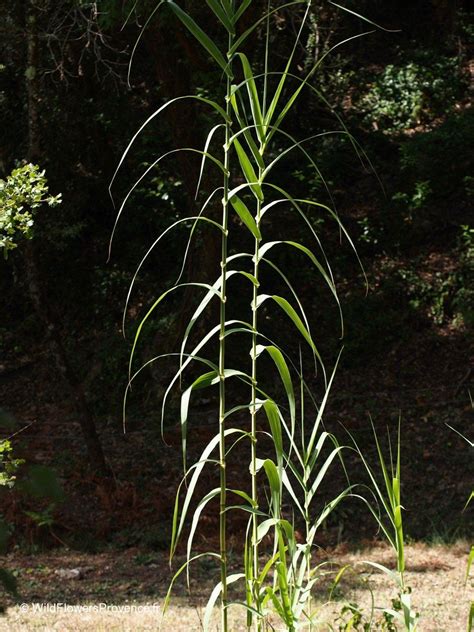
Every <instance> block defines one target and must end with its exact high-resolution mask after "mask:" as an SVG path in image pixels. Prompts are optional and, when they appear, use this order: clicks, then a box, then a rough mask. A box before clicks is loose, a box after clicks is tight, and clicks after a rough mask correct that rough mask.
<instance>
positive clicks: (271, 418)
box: [263, 399, 283, 471]
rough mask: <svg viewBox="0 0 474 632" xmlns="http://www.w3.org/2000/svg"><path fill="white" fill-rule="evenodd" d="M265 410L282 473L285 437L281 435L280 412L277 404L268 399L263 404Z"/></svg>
mask: <svg viewBox="0 0 474 632" xmlns="http://www.w3.org/2000/svg"><path fill="white" fill-rule="evenodd" d="M263 408H264V410H265V414H266V415H267V419H268V423H269V425H270V431H271V433H272V438H273V445H274V447H275V453H276V457H277V463H278V468H279V470H280V471H281V469H282V466H283V437H282V433H281V421H280V411H279V409H278V406H277V405H276V404H275V402H274V401H273V400H271V399H267V400H266V401H265V402H263Z"/></svg>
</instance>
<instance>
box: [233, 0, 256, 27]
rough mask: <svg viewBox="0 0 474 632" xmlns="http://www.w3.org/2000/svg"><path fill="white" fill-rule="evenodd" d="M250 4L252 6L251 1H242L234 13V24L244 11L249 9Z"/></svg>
mask: <svg viewBox="0 0 474 632" xmlns="http://www.w3.org/2000/svg"><path fill="white" fill-rule="evenodd" d="M251 4H252V0H242V4H241V5H240V7H239V8H238V9H237V11H236V12H235V16H234V20H235V22H237V20H239V19H240V18H241V17H242V16H243V14H244V13H245V11H247V9H248V8H249V6H250V5H251Z"/></svg>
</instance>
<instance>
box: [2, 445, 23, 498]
mask: <svg viewBox="0 0 474 632" xmlns="http://www.w3.org/2000/svg"><path fill="white" fill-rule="evenodd" d="M24 462H25V461H24V459H16V458H14V456H13V447H12V444H11V442H10V441H9V440H8V439H4V440H3V441H0V486H3V487H9V488H12V487H13V486H14V485H15V481H16V478H17V476H16V475H17V472H18V469H19V468H20V466H21V465H23V464H24Z"/></svg>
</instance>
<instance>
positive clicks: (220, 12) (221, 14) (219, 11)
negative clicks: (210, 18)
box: [206, 0, 235, 35]
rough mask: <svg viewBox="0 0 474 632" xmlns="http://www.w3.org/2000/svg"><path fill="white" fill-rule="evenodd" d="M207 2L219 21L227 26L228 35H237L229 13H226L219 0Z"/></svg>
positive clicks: (207, 0)
mask: <svg viewBox="0 0 474 632" xmlns="http://www.w3.org/2000/svg"><path fill="white" fill-rule="evenodd" d="M206 2H207V4H208V6H209V7H210V8H211V10H212V11H213V12H214V15H215V16H216V17H217V19H218V20H219V21H220V22H222V24H223V25H224V26H225V28H226V29H227V31H228V33H230V34H231V35H235V27H234V24H233V22H232V20H231V19H230V18H229V16H228V15H227V13H226V12H225V11H224V9H223V8H222V6H221V5H220V3H219V2H218V0H206Z"/></svg>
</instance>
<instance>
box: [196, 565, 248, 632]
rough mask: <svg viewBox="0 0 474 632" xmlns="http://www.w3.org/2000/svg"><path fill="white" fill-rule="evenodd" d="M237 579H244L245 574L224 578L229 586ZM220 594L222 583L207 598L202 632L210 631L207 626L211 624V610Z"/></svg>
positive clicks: (235, 574)
mask: <svg viewBox="0 0 474 632" xmlns="http://www.w3.org/2000/svg"><path fill="white" fill-rule="evenodd" d="M239 579H245V574H244V573H234V574H233V575H228V576H227V577H226V584H227V585H228V586H229V585H230V584H233V583H234V582H236V581H238V580H239ZM221 592H222V582H219V583H218V584H217V585H216V586H215V587H214V590H213V591H212V593H211V596H210V597H209V601H208V602H207V605H206V609H205V611H204V625H203V627H204V632H207V631H208V630H209V629H210V628H209V624H210V622H211V615H212V610H213V608H214V605H215V603H216V601H217V599H218V597H219V595H220V594H221Z"/></svg>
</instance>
